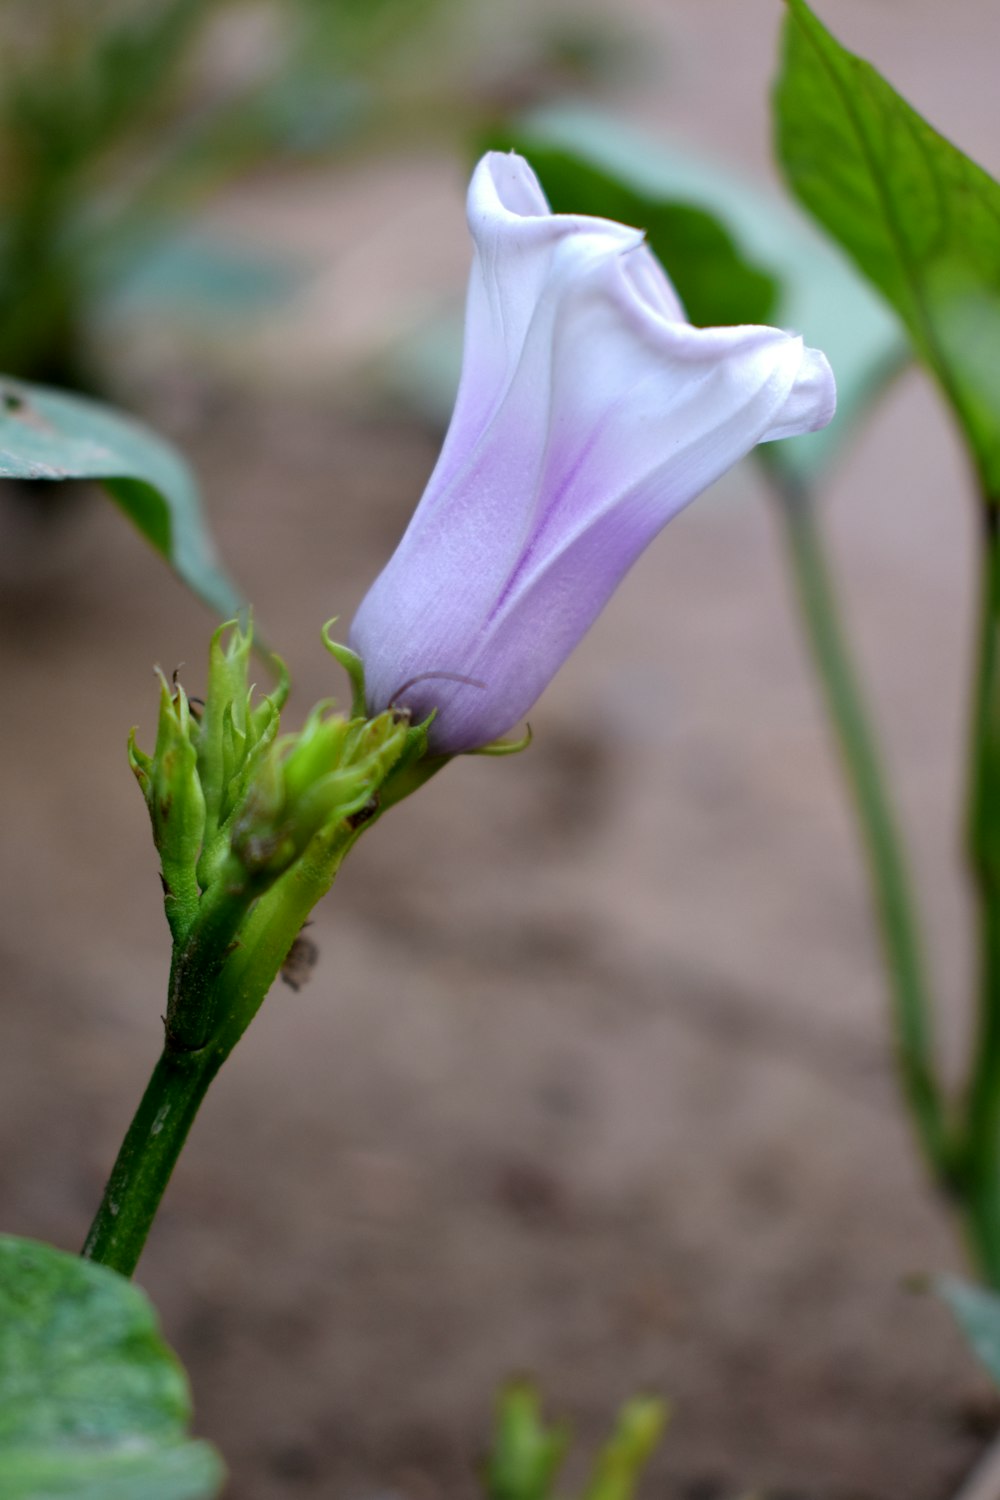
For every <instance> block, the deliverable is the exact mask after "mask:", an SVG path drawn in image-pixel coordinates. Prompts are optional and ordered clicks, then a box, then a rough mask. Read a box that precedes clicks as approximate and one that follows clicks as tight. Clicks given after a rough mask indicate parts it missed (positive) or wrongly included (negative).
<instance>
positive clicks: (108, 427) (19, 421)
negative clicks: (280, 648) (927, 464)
mask: <svg viewBox="0 0 1000 1500" xmlns="http://www.w3.org/2000/svg"><path fill="white" fill-rule="evenodd" d="M0 478H5V479H40V480H63V479H98V480H100V481H101V483H102V484H103V485H104V487H105V489H106V490H107V491H108V492H109V494H110V495H111V496H112V498H113V499H114V500H115V501H117V503H118V505H119V506H120V507H121V509H122V510H123V511H124V512H125V514H126V515H127V516H128V517H129V519H130V520H131V521H132V522H133V523H134V524H135V525H136V526H137V527H138V529H139V531H141V532H142V534H143V536H144V537H145V538H146V539H147V541H149V542H151V543H152V545H153V546H154V547H155V548H156V549H157V551H158V552H160V553H161V554H162V555H163V557H165V558H166V560H167V562H169V563H170V565H171V567H173V569H174V570H175V572H176V573H177V574H178V575H179V576H180V577H181V578H182V579H183V580H184V582H185V583H186V584H187V585H188V586H189V587H190V588H191V589H192V590H193V591H194V592H195V593H196V594H197V595H198V597H199V598H200V599H203V600H204V602H205V603H206V604H207V605H208V606H209V607H210V608H211V609H213V610H215V611H217V613H219V614H220V615H224V616H228V615H233V614H236V613H238V611H239V610H240V608H241V606H242V600H241V598H240V595H239V593H238V591H237V590H236V588H235V587H234V585H233V584H232V583H231V582H230V580H229V579H228V578H227V576H226V574H225V572H224V571H223V569H222V567H221V565H220V564H219V562H218V561H217V559H216V555H215V549H214V546H213V544H212V540H211V537H210V536H209V532H208V527H207V523H206V521H205V517H204V515H203V513H202V509H201V502H200V500H199V497H198V490H197V486H196V484H195V480H194V476H193V475H192V474H191V471H190V470H189V469H188V467H187V465H186V464H185V463H184V461H183V460H182V459H181V457H180V456H179V454H178V453H177V452H176V451H175V450H174V449H173V448H172V447H171V446H170V445H169V444H168V443H166V442H164V440H163V439H162V438H159V437H157V436H156V434H155V433H153V432H151V431H150V430H149V429H148V428H147V427H143V426H142V425H141V423H139V422H135V421H133V420H132V419H131V418H130V417H126V416H124V415H123V414H122V413H121V412H117V411H114V410H112V408H111V407H108V406H104V405H102V404H101V403H99V402H96V401H89V400H87V399H85V398H84V397H82V396H70V395H66V394H65V393H63V392H60V391H53V390H48V389H46V388H45V387H43V386H34V385H27V384H25V383H24V382H22V381H16V380H11V379H9V378H6V377H3V378H2V379H0Z"/></svg>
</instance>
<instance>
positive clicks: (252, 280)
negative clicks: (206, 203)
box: [107, 230, 301, 321]
mask: <svg viewBox="0 0 1000 1500" xmlns="http://www.w3.org/2000/svg"><path fill="white" fill-rule="evenodd" d="M300 279H301V276H300V271H299V269H298V267H296V266H294V265H292V264H290V263H289V262H288V261H286V260H279V259H278V258H277V257H276V256H274V255H270V256H268V255H265V254H263V253H262V252H261V251H257V250H248V249H245V248H243V247H241V246H239V245H236V244H230V243H227V242H226V241H225V240H223V239H221V238H219V237H217V236H214V235H209V234H203V233H198V232H196V231H193V230H185V231H183V232H182V233H175V234H166V235H160V236H158V237H157V239H156V240H155V241H154V242H153V243H151V244H148V245H146V246H145V247H144V253H142V252H140V253H139V254H138V255H136V256H135V258H134V260H133V263H132V264H131V265H128V264H126V266H125V269H124V272H121V271H119V274H118V275H117V276H116V277H115V285H114V287H113V290H112V292H111V295H110V297H109V298H108V299H107V302H108V310H109V311H110V312H111V314H112V315H113V316H121V315H131V314H132V313H134V312H136V311H142V312H145V311H148V310H160V311H163V310H164V309H169V310H170V311H173V312H177V311H180V312H187V313H190V314H191V315H192V316H197V317H198V318H199V319H201V320H204V319H205V318H206V317H210V318H212V319H213V320H217V321H218V320H222V319H226V318H233V317H246V316H247V315H248V314H253V313H257V312H259V311H261V310H263V309H266V308H269V307H273V306H274V305H275V304H276V303H278V302H280V301H282V300H283V299H284V298H285V297H288V296H289V295H290V294H291V292H292V291H293V290H294V289H295V287H296V286H297V285H298V283H299V281H300Z"/></svg>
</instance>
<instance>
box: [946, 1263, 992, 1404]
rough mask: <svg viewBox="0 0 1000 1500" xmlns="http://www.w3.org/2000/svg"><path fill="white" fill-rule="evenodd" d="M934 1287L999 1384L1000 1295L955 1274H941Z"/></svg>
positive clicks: (977, 1355) (979, 1357) (972, 1347)
mask: <svg viewBox="0 0 1000 1500" xmlns="http://www.w3.org/2000/svg"><path fill="white" fill-rule="evenodd" d="M935 1286H936V1290H937V1292H938V1294H939V1296H940V1297H942V1298H943V1300H944V1301H945V1302H946V1303H947V1304H948V1306H949V1308H950V1309H951V1311H952V1313H953V1315H954V1318H955V1321H956V1323H957V1324H958V1326H959V1328H960V1329H961V1330H962V1333H963V1334H964V1335H965V1338H966V1340H967V1342H968V1343H969V1345H970V1347H971V1349H972V1352H973V1353H974V1354H975V1355H976V1357H977V1358H978V1359H979V1361H980V1363H981V1364H982V1365H984V1366H985V1368H986V1370H987V1371H988V1373H989V1375H990V1376H991V1377H992V1379H993V1382H994V1384H995V1385H997V1386H1000V1296H998V1295H997V1293H996V1292H990V1291H987V1290H986V1288H985V1287H979V1286H973V1285H971V1283H970V1282H968V1281H960V1280H959V1279H958V1277H957V1276H940V1277H938V1279H937V1282H936V1283H935Z"/></svg>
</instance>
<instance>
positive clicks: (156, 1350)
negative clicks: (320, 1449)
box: [0, 1235, 223, 1500]
mask: <svg viewBox="0 0 1000 1500" xmlns="http://www.w3.org/2000/svg"><path fill="white" fill-rule="evenodd" d="M190 1415H191V1404H190V1397H189V1394H188V1385H187V1380H186V1378H185V1376H184V1372H183V1370H182V1369H181V1367H180V1365H179V1364H178V1362H177V1360H176V1359H175V1358H174V1356H173V1355H172V1354H171V1352H170V1350H169V1349H168V1348H167V1346H166V1345H165V1344H164V1342H163V1340H162V1339H161V1337H160V1334H159V1330H158V1328H157V1323H156V1316H155V1314H154V1312H153V1309H152V1307H151V1306H150V1304H149V1302H148V1300H147V1299H146V1297H145V1296H144V1295H143V1294H142V1292H140V1291H139V1290H138V1288H137V1287H134V1286H132V1284H131V1282H128V1281H126V1280H125V1278H124V1277H122V1276H119V1275H118V1273H117V1272H116V1271H109V1270H108V1269H107V1268H106V1267H104V1266H97V1265H94V1264H93V1263H92V1262H91V1261H85V1260H81V1259H80V1258H79V1257H78V1256H76V1255H67V1254H66V1253H65V1252H64V1251H62V1250H54V1249H53V1248H52V1247H51V1246H50V1245H40V1244H36V1243H35V1242H34V1241H32V1240H22V1239H15V1238H13V1237H12V1236H8V1235H4V1236H0V1495H2V1496H3V1500H138V1497H139V1496H141V1497H142V1500H210V1497H212V1496H215V1495H217V1494H218V1492H219V1489H220V1487H221V1484H222V1478H223V1470H222V1464H221V1462H220V1460H219V1458H218V1456H217V1454H216V1453H215V1451H214V1450H213V1449H212V1448H210V1447H209V1445H208V1444H207V1443H201V1442H193V1441H192V1440H191V1439H189V1438H188V1436H187V1428H188V1422H189V1420H190Z"/></svg>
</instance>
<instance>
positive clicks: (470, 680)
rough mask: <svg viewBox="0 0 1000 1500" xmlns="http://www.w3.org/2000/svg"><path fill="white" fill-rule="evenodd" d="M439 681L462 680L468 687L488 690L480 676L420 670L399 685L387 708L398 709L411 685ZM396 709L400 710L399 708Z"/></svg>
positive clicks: (390, 709)
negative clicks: (401, 699)
mask: <svg viewBox="0 0 1000 1500" xmlns="http://www.w3.org/2000/svg"><path fill="white" fill-rule="evenodd" d="M437 681H440V682H462V683H464V684H465V686H466V687H474V688H482V690H483V692H485V691H486V684H485V682H482V681H480V679H479V678H478V677H463V676H462V674H461V672H418V673H417V675H416V677H410V678H408V679H407V680H406V682H404V683H403V686H402V687H398V688H397V689H396V691H395V692H394V693H393V695H392V697H391V698H390V699H389V702H388V703H387V704H386V708H387V709H389V711H390V712H392V711H393V710H396V704H397V703H398V702H399V700H400V698H402V696H403V694H404V693H408V692H409V691H410V688H411V687H416V685H417V683H418V682H437ZM396 711H397V712H398V711H399V710H396Z"/></svg>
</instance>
